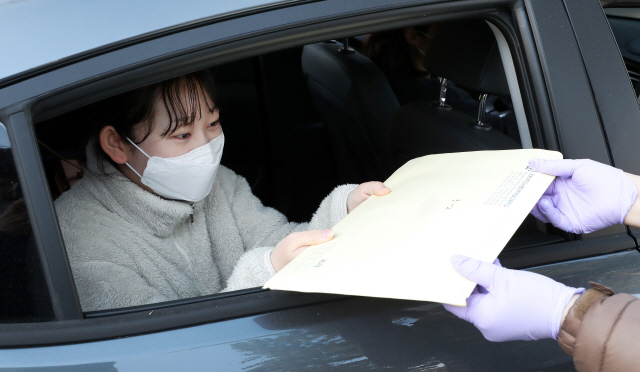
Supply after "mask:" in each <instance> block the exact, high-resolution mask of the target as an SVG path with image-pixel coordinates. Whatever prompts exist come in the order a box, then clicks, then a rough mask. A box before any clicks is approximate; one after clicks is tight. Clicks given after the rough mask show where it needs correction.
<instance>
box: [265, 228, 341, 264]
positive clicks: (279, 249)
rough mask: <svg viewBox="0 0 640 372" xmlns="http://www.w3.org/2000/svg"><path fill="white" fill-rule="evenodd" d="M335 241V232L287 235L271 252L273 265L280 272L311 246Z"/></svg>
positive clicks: (320, 231) (309, 232)
mask: <svg viewBox="0 0 640 372" xmlns="http://www.w3.org/2000/svg"><path fill="white" fill-rule="evenodd" d="M331 239H333V230H309V231H300V232H295V233H291V234H289V235H287V237H285V238H284V239H282V240H281V241H280V243H278V244H277V245H276V247H275V248H274V249H273V252H271V264H272V265H273V268H274V269H275V270H276V271H280V270H281V269H282V268H283V267H285V266H286V265H287V264H288V263H289V262H291V261H292V260H293V259H294V258H296V257H297V256H298V255H299V254H300V253H302V252H303V251H304V250H305V249H307V248H308V247H309V246H311V245H317V244H321V243H324V242H327V241H329V240H331Z"/></svg>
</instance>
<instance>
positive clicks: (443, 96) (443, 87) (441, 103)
mask: <svg viewBox="0 0 640 372" xmlns="http://www.w3.org/2000/svg"><path fill="white" fill-rule="evenodd" d="M446 101H447V79H445V78H443V77H441V78H440V99H439V100H437V101H433V102H431V106H437V107H439V108H441V109H443V110H451V106H449V105H447V104H446V103H445V102H446Z"/></svg>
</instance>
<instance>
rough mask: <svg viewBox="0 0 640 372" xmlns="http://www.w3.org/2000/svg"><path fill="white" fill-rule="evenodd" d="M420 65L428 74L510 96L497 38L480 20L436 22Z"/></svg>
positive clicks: (481, 91) (490, 92)
mask: <svg viewBox="0 0 640 372" xmlns="http://www.w3.org/2000/svg"><path fill="white" fill-rule="evenodd" d="M423 64H424V66H425V68H426V69H427V70H429V71H430V72H431V73H434V74H436V75H438V76H441V77H444V78H446V79H448V80H451V81H453V82H455V83H456V84H458V85H460V86H462V87H464V88H467V89H472V90H475V91H478V92H479V93H487V94H493V95H499V96H508V95H509V86H508V84H507V78H506V76H505V74H504V68H503V66H502V59H501V58H500V51H499V50H498V45H497V42H496V38H495V36H494V34H493V31H491V28H490V27H489V25H488V24H487V23H486V22H485V21H483V20H466V21H458V22H451V23H442V24H438V25H437V27H436V31H435V33H434V35H433V38H432V39H431V42H430V44H429V48H428V49H427V51H426V55H425V56H424V58H423Z"/></svg>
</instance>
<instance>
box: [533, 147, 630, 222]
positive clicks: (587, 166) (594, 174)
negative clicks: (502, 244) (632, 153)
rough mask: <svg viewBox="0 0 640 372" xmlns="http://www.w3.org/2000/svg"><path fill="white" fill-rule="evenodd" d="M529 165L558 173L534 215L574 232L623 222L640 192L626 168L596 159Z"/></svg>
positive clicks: (540, 169) (539, 169)
mask: <svg viewBox="0 0 640 372" xmlns="http://www.w3.org/2000/svg"><path fill="white" fill-rule="evenodd" d="M529 166H530V167H531V168H533V169H534V170H536V171H538V172H540V173H546V174H550V175H553V176H558V177H556V179H555V180H553V182H552V183H551V185H550V186H549V188H548V189H547V191H545V193H544V195H542V197H541V198H540V200H539V201H538V203H537V204H536V205H535V207H533V210H531V214H533V215H534V216H535V217H536V218H537V219H539V220H540V221H542V222H550V223H551V224H552V225H553V226H555V227H557V228H559V229H562V230H564V231H568V232H571V233H576V234H587V233H590V232H593V231H596V230H599V229H602V228H605V227H607V226H611V225H616V224H620V223H623V221H624V218H625V217H626V215H627V213H628V212H629V209H631V206H632V205H633V203H634V202H635V200H636V196H637V195H638V189H637V188H636V186H635V185H634V184H633V181H632V180H631V179H630V178H629V177H628V176H627V175H626V174H624V172H623V171H621V170H620V169H617V168H613V167H610V166H608V165H605V164H602V163H598V162H595V161H593V160H588V159H583V160H544V159H535V160H531V161H530V162H529Z"/></svg>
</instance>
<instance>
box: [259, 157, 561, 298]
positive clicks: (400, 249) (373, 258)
mask: <svg viewBox="0 0 640 372" xmlns="http://www.w3.org/2000/svg"><path fill="white" fill-rule="evenodd" d="M535 158H544V159H562V154H561V153H559V152H555V151H548V150H539V149H523V150H503V151H477V152H460V153H452V154H438V155H428V156H424V157H421V158H417V159H414V160H411V161H409V162H408V163H406V164H405V165H404V166H402V167H401V168H400V169H398V170H397V171H396V172H395V173H394V174H393V175H392V176H391V177H389V179H388V180H386V181H385V182H384V183H385V185H386V186H387V187H389V188H390V189H391V190H392V192H391V193H390V194H388V195H385V196H381V197H378V196H372V197H370V198H369V199H368V200H366V201H365V202H364V203H362V204H361V205H360V206H358V207H357V208H356V209H355V210H353V211H352V212H351V213H350V214H349V215H348V216H347V217H345V218H344V219H343V220H342V221H340V222H339V223H338V224H337V225H336V226H335V227H334V228H333V230H334V232H335V238H334V239H333V240H331V241H329V242H327V243H324V244H320V245H316V246H312V247H309V248H307V249H306V250H305V251H304V252H302V253H301V254H300V255H299V256H298V257H296V258H295V259H294V260H293V261H291V262H290V263H289V264H288V265H287V266H285V267H284V268H283V269H282V270H280V271H279V272H278V273H277V274H276V275H275V276H273V277H272V278H271V279H270V280H269V281H268V282H267V283H266V284H265V286H264V288H270V289H277V290H289V291H298V292H320V293H336V294H345V295H358V296H371V297H387V298H398V299H408V300H419V301H435V302H442V303H448V304H452V305H458V306H465V304H466V302H465V299H466V298H467V297H469V295H470V294H471V292H472V291H473V288H474V287H475V283H473V282H471V281H469V280H467V279H465V278H463V277H462V276H460V275H459V274H458V273H456V272H455V271H454V270H453V267H452V266H451V263H450V261H449V258H450V257H451V256H453V255H455V254H463V255H466V256H470V257H475V258H477V259H480V260H483V261H486V262H493V260H494V259H495V258H496V257H497V256H498V254H499V253H500V251H501V250H502V249H503V248H504V246H505V245H506V244H507V242H508V241H509V239H510V238H511V236H512V235H513V233H514V232H515V231H516V229H517V228H518V227H519V226H520V224H521V223H522V221H523V220H524V218H525V217H526V216H527V215H528V214H529V212H530V211H531V209H532V208H533V206H534V205H535V204H536V202H537V201H538V199H539V198H540V196H541V195H542V194H543V193H544V191H545V190H546V189H547V187H548V186H549V185H550V183H551V181H552V180H553V176H549V175H546V174H542V173H537V172H534V171H532V170H531V169H530V168H529V167H528V161H529V160H531V159H535Z"/></svg>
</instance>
